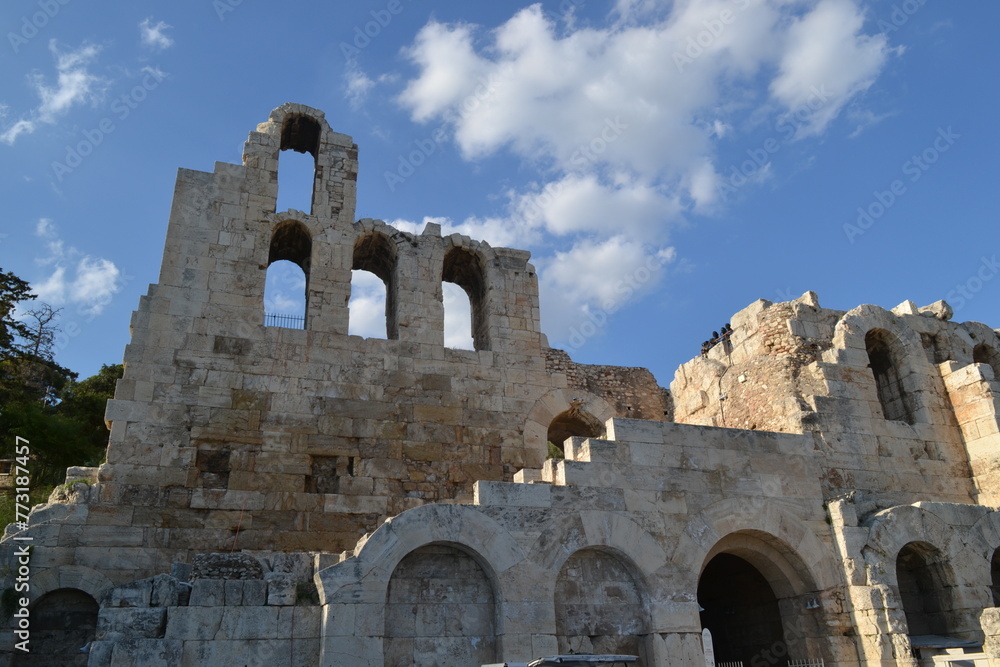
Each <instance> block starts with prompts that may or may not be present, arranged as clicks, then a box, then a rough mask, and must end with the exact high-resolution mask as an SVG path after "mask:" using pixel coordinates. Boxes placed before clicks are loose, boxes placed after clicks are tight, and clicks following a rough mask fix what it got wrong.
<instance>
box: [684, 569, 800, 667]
mask: <svg viewBox="0 0 1000 667" xmlns="http://www.w3.org/2000/svg"><path fill="white" fill-rule="evenodd" d="M698 604H699V606H700V607H701V609H702V612H701V625H702V627H703V628H707V629H708V630H709V631H710V632H711V633H712V643H713V645H714V647H715V659H716V660H717V661H719V662H734V661H743V664H744V665H751V664H755V663H754V662H753V661H754V660H755V659H757V662H760V659H761V658H762V657H763V656H764V654H765V653H768V654H770V655H775V654H776V653H777V654H781V655H775V657H779V658H784V657H785V656H787V654H788V651H787V647H786V645H785V637H784V632H783V631H782V625H781V611H780V609H779V607H778V598H777V597H776V596H775V594H774V591H773V590H772V589H771V585H770V584H769V583H768V581H767V579H765V578H764V575H762V574H761V573H760V572H759V571H758V570H757V568H755V567H754V566H753V565H751V564H750V563H748V562H747V561H745V560H743V559H742V558H740V557H739V556H734V555H732V554H728V553H720V554H719V555H717V556H715V557H714V558H713V559H712V560H711V561H709V563H708V565H707V566H706V567H705V569H704V571H703V572H702V574H701V579H700V580H699V581H698ZM768 664H771V663H768Z"/></svg>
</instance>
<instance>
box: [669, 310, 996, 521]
mask: <svg viewBox="0 0 1000 667" xmlns="http://www.w3.org/2000/svg"><path fill="white" fill-rule="evenodd" d="M950 316H951V313H950V309H948V308H947V306H946V304H945V305H942V304H935V305H933V306H930V307H927V308H923V309H920V308H917V307H916V306H915V305H914V304H912V303H909V302H906V303H904V304H901V305H900V306H899V307H897V308H896V309H894V310H893V311H892V312H891V313H890V312H888V311H885V310H882V309H880V308H877V307H875V306H862V307H860V308H856V309H854V310H852V311H850V312H843V311H836V310H827V309H823V308H821V307H820V306H819V302H818V299H817V298H816V296H815V295H814V294H812V293H807V294H805V295H803V296H802V297H801V298H799V299H797V300H796V301H792V302H787V303H780V304H772V303H770V302H767V301H758V302H757V303H755V304H752V305H751V306H749V307H748V308H746V309H744V310H743V311H741V312H740V313H737V314H736V315H734V316H733V318H732V322H733V329H734V331H733V334H732V335H731V337H730V340H729V341H727V342H726V343H723V344H720V345H717V346H715V347H714V348H712V350H710V351H709V353H708V354H707V356H705V357H699V358H697V359H694V360H692V361H690V362H688V363H687V364H684V365H682V366H681V367H680V368H679V369H678V371H677V374H676V376H675V378H674V382H673V383H672V384H671V391H672V394H673V396H674V400H675V403H676V414H675V418H676V419H677V420H678V421H682V422H688V423H699V424H711V425H713V426H723V427H727V428H748V429H765V430H771V431H785V432H807V433H812V434H814V437H815V438H816V449H817V451H818V452H823V453H824V461H825V462H826V464H827V465H826V466H825V469H824V472H823V480H824V495H825V497H827V498H832V497H836V496H838V495H841V494H845V493H850V492H860V493H861V494H862V495H863V496H865V497H867V498H869V499H870V502H871V503H873V505H872V507H873V508H875V507H877V508H886V507H891V506H894V505H898V504H907V503H911V502H916V501H918V500H920V499H921V498H924V497H926V495H927V494H928V493H931V494H932V495H933V497H934V498H937V499H940V500H944V501H948V502H970V501H972V500H973V498H974V494H976V491H975V483H974V482H973V479H974V477H973V475H972V473H971V472H970V468H969V460H970V457H969V455H970V449H969V447H970V445H971V446H972V447H973V448H974V451H976V452H978V454H977V455H975V456H974V457H973V459H972V460H974V461H977V466H978V468H979V469H980V470H982V474H984V475H989V474H993V473H992V472H991V471H992V470H995V467H993V466H994V465H995V461H996V459H995V458H994V457H992V456H991V455H988V454H985V450H984V449H983V448H982V445H983V443H985V442H986V441H991V442H994V441H995V440H992V439H991V438H993V437H994V436H992V435H988V437H987V439H986V440H982V441H981V442H980V443H979V444H976V445H973V442H976V441H979V440H980V438H979V435H978V434H979V431H978V427H977V430H976V431H975V432H972V431H971V428H970V427H963V426H962V425H961V424H963V423H964V424H969V423H970V422H977V421H979V420H982V421H981V423H982V424H983V428H984V430H985V432H986V433H987V434H991V433H992V431H991V426H990V424H993V423H995V421H996V411H995V410H994V409H993V407H992V402H993V401H994V400H995V399H994V396H993V394H989V396H990V398H988V399H987V401H988V402H989V403H990V406H991V407H987V406H986V404H985V403H983V402H981V399H976V398H972V396H973V395H974V392H975V391H976V390H974V389H973V390H971V391H970V389H969V388H970V387H972V386H975V387H979V388H980V389H979V391H980V392H981V391H982V389H981V388H982V386H983V385H981V384H972V385H970V379H968V378H970V376H969V375H968V374H962V373H959V374H958V375H955V373H956V372H958V371H959V370H960V369H963V368H969V367H975V369H976V374H977V377H978V374H980V372H981V371H980V370H978V369H980V368H983V369H985V366H986V364H982V365H980V364H975V363H972V362H973V360H972V348H973V345H971V344H970V343H971V342H972V341H971V340H970V337H969V333H968V330H967V325H960V324H956V323H951V322H950V321H949V318H950ZM872 332H885V334H884V336H889V337H891V340H895V341H898V343H896V344H895V345H896V348H894V351H893V355H890V356H891V359H889V358H888V357H887V359H889V360H888V361H887V362H886V363H892V364H897V365H898V366H899V367H898V368H892V369H890V370H891V371H892V373H893V374H894V375H893V376H894V377H897V379H898V382H897V385H896V392H897V394H898V396H897V399H898V400H897V401H896V403H901V402H902V401H903V398H904V397H905V400H906V402H907V405H909V404H911V403H912V409H911V410H910V411H911V412H912V414H913V417H912V419H910V420H909V421H912V422H913V423H907V421H900V420H899V419H886V417H885V415H886V412H885V410H886V409H888V410H889V411H890V416H892V417H895V416H897V413H898V410H897V411H896V412H893V410H894V409H895V408H894V407H893V406H892V405H883V403H884V402H885V401H886V400H887V399H886V397H885V395H880V393H879V389H878V383H877V380H876V377H875V375H873V371H872V368H871V364H872V359H871V357H870V355H871V354H872V351H871V349H870V347H871V340H872V339H871V337H870V336H868V334H870V333H872ZM880 335H883V334H880ZM979 335H980V337H981V338H985V339H990V338H992V339H993V340H994V341H995V340H996V339H997V337H996V333H995V332H993V331H992V330H986V331H981V332H980V334H979ZM866 337H867V338H866ZM990 344H991V345H993V343H990ZM879 363H883V362H879ZM987 372H988V371H987ZM949 385H950V386H951V387H954V389H950V388H949ZM960 387H966V389H960ZM883 394H884V392H883ZM978 395H979V396H982V394H981V393H980V394H978ZM970 400H971V401H980V402H978V403H976V407H975V408H969V409H965V408H961V407H960V408H958V409H956V407H955V404H956V403H958V404H962V403H964V402H965V401H970ZM894 405H895V404H894ZM987 415H992V416H991V417H990V416H987ZM993 428H995V427H993ZM963 429H964V430H963ZM970 435H971V436H973V437H972V438H971V439H970V437H969V436H970ZM987 461H989V463H987ZM989 488H992V486H989Z"/></svg>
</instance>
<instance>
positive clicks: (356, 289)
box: [348, 234, 399, 339]
mask: <svg viewBox="0 0 1000 667" xmlns="http://www.w3.org/2000/svg"><path fill="white" fill-rule="evenodd" d="M351 268H352V269H353V272H352V274H351V298H350V301H349V302H348V308H349V310H350V320H349V322H350V324H349V333H351V334H355V335H359V336H368V337H373V338H389V339H397V338H399V322H398V319H397V315H396V298H397V287H396V252H395V248H394V247H393V245H392V244H391V243H390V242H389V240H388V239H387V238H386V237H385V236H383V235H381V234H370V235H368V236H365V237H362V238H360V239H358V241H357V243H355V245H354V260H353V264H352V266H351ZM382 303H384V308H383V310H384V312H385V317H384V322H383V324H384V328H383V327H382V326H381V324H379V322H378V320H380V319H381V317H377V316H376V313H377V311H378V309H379V306H380V304H382Z"/></svg>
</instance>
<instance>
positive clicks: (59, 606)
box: [14, 588, 100, 667]
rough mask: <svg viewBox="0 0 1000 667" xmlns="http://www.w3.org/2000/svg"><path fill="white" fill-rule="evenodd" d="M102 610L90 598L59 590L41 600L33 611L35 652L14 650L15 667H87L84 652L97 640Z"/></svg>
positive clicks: (32, 650) (68, 590)
mask: <svg viewBox="0 0 1000 667" xmlns="http://www.w3.org/2000/svg"><path fill="white" fill-rule="evenodd" d="M99 610H100V607H99V605H98V604H97V602H96V601H95V600H94V598H92V597H91V596H90V595H88V594H86V593H84V592H83V591H81V590H77V589H75V588H59V589H56V590H54V591H51V592H49V593H46V594H45V595H43V596H41V597H40V598H38V600H37V601H36V602H35V603H34V605H32V608H31V652H30V653H22V652H21V651H14V665H17V666H21V665H25V666H27V665H65V666H70V667H72V666H79V667H86V664H87V658H88V654H86V653H81V652H80V649H81V648H82V647H84V646H86V645H87V644H88V643H90V642H92V641H94V640H95V639H96V637H97V614H98V612H99Z"/></svg>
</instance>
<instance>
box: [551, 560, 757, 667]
mask: <svg viewBox="0 0 1000 667" xmlns="http://www.w3.org/2000/svg"><path fill="white" fill-rule="evenodd" d="M644 609H645V605H644V604H643V599H642V594H641V592H640V589H639V586H638V584H637V582H636V580H635V578H634V577H633V576H632V574H631V573H630V572H629V569H628V568H627V567H626V565H625V563H624V562H623V561H622V560H621V559H620V558H618V557H617V556H615V555H614V554H612V553H608V552H606V551H601V550H598V549H581V550H580V551H577V552H576V553H574V554H573V555H572V556H570V557H569V558H568V559H567V560H566V562H565V563H564V564H563V566H562V568H561V569H560V570H559V576H558V577H557V579H556V592H555V612H556V641H557V642H558V644H557V645H558V648H559V653H560V654H570V653H596V654H617V655H637V656H639V661H638V662H636V663H633V664H635V665H638V666H642V665H649V664H650V663H649V661H648V660H647V656H646V655H645V635H646V634H647V632H648V629H647V622H646V620H647V619H646V615H645V612H644ZM747 664H749V663H747Z"/></svg>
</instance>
